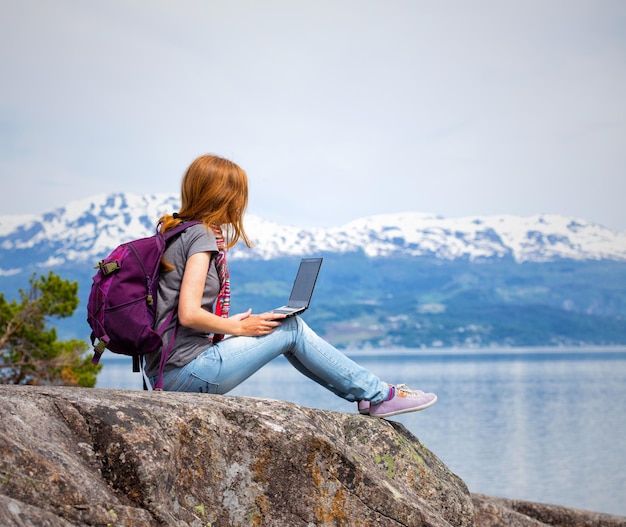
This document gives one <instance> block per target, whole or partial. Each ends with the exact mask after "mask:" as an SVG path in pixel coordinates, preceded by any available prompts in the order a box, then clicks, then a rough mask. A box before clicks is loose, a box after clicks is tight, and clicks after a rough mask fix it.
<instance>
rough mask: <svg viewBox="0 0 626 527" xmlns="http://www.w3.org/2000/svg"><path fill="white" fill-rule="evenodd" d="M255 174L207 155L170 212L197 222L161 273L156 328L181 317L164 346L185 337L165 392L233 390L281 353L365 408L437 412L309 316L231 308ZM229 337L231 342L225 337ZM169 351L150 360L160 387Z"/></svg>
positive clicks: (170, 363) (175, 219)
mask: <svg viewBox="0 0 626 527" xmlns="http://www.w3.org/2000/svg"><path fill="white" fill-rule="evenodd" d="M247 204H248V179H247V176H246V173H245V172H244V171H243V170H242V169H241V168H240V167H239V166H238V165H236V164H235V163H233V162H231V161H228V160H226V159H223V158H220V157H217V156H214V155H204V156H201V157H199V158H198V159H196V160H195V161H194V162H193V163H192V164H191V166H190V167H189V168H188V170H187V172H186V174H185V176H184V178H183V181H182V189H181V209H180V211H179V212H178V213H174V214H173V215H165V216H163V217H161V219H160V221H159V224H160V230H161V232H167V231H168V230H170V229H172V228H174V227H175V226H177V225H178V224H179V223H180V222H182V221H188V220H196V221H200V222H201V224H196V225H192V226H190V227H189V228H187V230H185V231H184V232H183V233H182V234H181V235H180V236H178V237H177V238H175V239H174V240H173V241H172V242H171V243H170V245H169V247H168V248H167V249H166V252H165V254H164V261H163V272H162V273H161V277H160V279H159V292H158V300H157V308H158V309H157V321H156V326H159V325H160V324H161V323H163V322H164V321H165V320H166V319H167V316H168V314H169V313H170V312H172V311H174V316H173V317H172V320H171V322H170V324H169V326H168V329H167V330H166V332H165V334H164V338H163V341H164V348H167V347H168V342H169V340H170V339H171V338H172V336H173V335H175V340H174V342H173V345H172V348H171V351H170V353H169V355H168V358H167V361H166V363H165V367H164V373H163V389H165V390H171V391H184V392H203V393H212V394H225V393H227V392H229V391H230V390H232V389H233V388H235V387H236V386H237V385H239V384H240V383H241V382H243V381H244V380H245V379H247V378H248V377H250V376H251V375H252V374H253V373H255V372H256V371H257V370H259V369H260V368H261V367H262V366H264V365H265V364H267V363H268V362H270V361H271V360H272V359H274V358H276V357H278V356H279V355H284V356H285V357H286V358H287V360H288V361H289V362H290V363H291V364H292V365H293V366H294V367H295V368H296V369H297V370H298V371H299V372H301V373H302V374H304V375H305V376H307V377H308V378H310V379H312V380H313V381H315V382H317V383H318V384H320V385H322V386H324V387H325V388H327V389H328V390H330V391H331V392H333V393H335V394H336V395H338V396H339V397H343V398H344V399H346V400H348V401H351V402H358V403H359V404H358V408H359V411H360V412H361V413H364V414H369V415H371V416H374V417H389V416H392V415H396V414H401V413H405V412H414V411H418V410H423V409H425V408H428V407H429V406H431V405H432V404H434V403H435V401H436V400H437V396H436V395H435V394H434V393H424V392H422V391H416V390H410V389H408V387H407V386H406V385H398V386H393V385H389V384H387V383H385V382H383V381H381V380H380V379H379V378H378V377H377V376H376V375H374V374H373V373H371V372H370V371H368V370H366V369H365V368H363V367H361V366H359V365H358V364H356V363H355V362H354V361H352V360H351V359H349V358H348V357H346V356H345V355H344V354H343V353H341V352H340V351H338V350H337V349H335V348H334V347H333V346H331V345H330V344H329V343H327V342H326V341H324V340H323V339H322V338H321V337H319V336H318V335H317V334H316V333H315V332H314V331H312V330H311V329H310V328H309V327H308V326H307V325H306V324H305V322H304V321H303V320H302V319H301V318H300V317H299V316H294V317H289V318H285V315H281V314H277V313H273V312H267V313H260V314H253V313H252V310H251V309H249V310H248V311H246V312H245V313H238V314H234V315H230V316H229V314H228V307H229V303H230V298H229V294H230V279H229V274H228V268H227V265H226V251H227V249H229V248H231V247H233V246H234V245H235V244H236V243H237V242H238V241H240V240H241V241H243V242H244V243H245V244H246V245H247V246H248V247H250V246H251V243H250V241H249V239H248V237H247V236H246V233H245V230H244V227H243V216H244V212H245V210H246V206H247ZM224 336H226V338H224ZM160 355H161V354H160V353H153V354H151V355H148V356H147V357H146V372H147V375H148V376H149V378H150V381H151V383H152V384H153V385H154V384H155V383H156V380H157V377H158V374H159V367H160Z"/></svg>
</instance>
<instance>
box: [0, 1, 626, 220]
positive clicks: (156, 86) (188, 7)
mask: <svg viewBox="0 0 626 527" xmlns="http://www.w3.org/2000/svg"><path fill="white" fill-rule="evenodd" d="M0 65H1V68H2V77H1V82H0V105H1V112H0V175H1V178H2V181H1V183H2V187H1V188H2V190H1V191H0V195H1V196H2V199H1V200H0V202H1V209H0V214H17V213H33V212H34V213H39V212H44V211H47V210H51V209H53V208H55V207H58V206H62V205H64V204H65V203H67V202H69V201H71V200H74V199H80V198H85V197H88V196H91V195H94V194H100V193H108V192H116V191H126V192H138V193H157V192H174V193H177V192H178V190H179V185H180V179H181V176H182V174H183V173H184V171H185V169H186V168H187V166H188V165H189V163H190V162H191V161H192V160H193V159H194V158H195V157H196V156H198V155H200V154H203V153H207V152H211V153H217V154H220V155H223V156H225V157H228V158H230V159H232V160H233V161H235V162H237V163H238V164H240V165H241V166H242V167H243V168H244V169H245V170H246V171H247V173H248V176H249V179H250V192H251V195H250V206H249V209H248V210H249V212H252V213H254V214H258V215H260V216H263V217H264V218H266V219H269V220H273V221H277V222H280V223H287V224H294V225H300V226H320V227H322V226H331V225H341V224H343V223H345V222H347V221H350V220H353V219H357V218H360V217H363V216H368V215H372V214H379V213H388V212H404V211H419V212H431V213H437V214H441V215H443V216H446V217H458V216H468V215H491V214H501V213H511V214H519V215H525V216H526V215H532V214H537V213H556V214H564V215H568V216H575V217H579V218H583V219H586V220H589V221H593V222H597V223H601V224H603V225H606V226H608V227H611V228H614V229H618V230H624V229H626V206H625V205H624V200H625V199H626V2H625V1H623V0H615V1H612V0H584V1H582V0H524V1H522V0H519V1H513V0H511V1H501V0H492V1H488V2H487V1H472V2H468V1H460V0H459V1H441V0H432V1H431V0H429V1H420V0H406V1H403V0H377V1H368V0H332V1H330V0H329V1H326V0H314V1H308V0H305V1H298V0H290V1H287V0H285V1H277V0H268V1H261V0H229V1H219V2H218V1H214V0H196V1H192V0H177V1H176V2H174V1H164V0H124V1H122V0H107V1H106V2H85V1H80V0H74V1H72V0H55V1H49V0H8V1H7V0H4V1H3V9H2V16H1V17H0ZM155 220H156V218H155Z"/></svg>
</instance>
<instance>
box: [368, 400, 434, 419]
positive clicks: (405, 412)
mask: <svg viewBox="0 0 626 527" xmlns="http://www.w3.org/2000/svg"><path fill="white" fill-rule="evenodd" d="M436 402H437V396H436V395H435V398H434V399H433V400H432V401H429V402H428V403H426V404H425V405H423V406H420V407H418V408H406V409H405V410H397V411H395V412H388V413H386V414H372V413H369V414H368V415H369V416H370V417H377V418H379V419H381V418H384V417H392V416H394V415H400V414H409V413H411V412H420V411H422V410H426V408H430V407H431V406H432V405H433V404H435V403H436Z"/></svg>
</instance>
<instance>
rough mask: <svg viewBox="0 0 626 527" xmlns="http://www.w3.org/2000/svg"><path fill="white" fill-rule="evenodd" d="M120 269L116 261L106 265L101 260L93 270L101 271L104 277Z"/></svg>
mask: <svg viewBox="0 0 626 527" xmlns="http://www.w3.org/2000/svg"><path fill="white" fill-rule="evenodd" d="M121 268H122V266H121V265H120V264H119V262H118V261H117V260H113V261H111V262H106V263H105V261H104V260H101V261H100V262H98V265H96V266H94V269H100V270H101V271H102V274H103V275H105V276H108V275H110V274H111V273H114V272H115V271H117V270H119V269H121Z"/></svg>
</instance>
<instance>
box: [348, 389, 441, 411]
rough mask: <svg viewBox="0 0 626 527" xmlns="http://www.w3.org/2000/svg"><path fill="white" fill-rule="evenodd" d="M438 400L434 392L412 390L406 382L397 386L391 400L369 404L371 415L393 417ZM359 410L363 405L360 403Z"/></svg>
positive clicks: (423, 408)
mask: <svg viewBox="0 0 626 527" xmlns="http://www.w3.org/2000/svg"><path fill="white" fill-rule="evenodd" d="M436 402H437V396H436V395H435V394H434V393H424V392H423V391H421V390H410V389H409V387H408V386H407V385H406V384H398V386H396V395H395V397H394V398H393V399H390V400H389V401H383V402H382V403H379V404H370V405H369V415H371V416H372V417H391V416H392V415H398V414H405V413H408V412H419V411H420V410H425V409H426V408H428V407H429V406H432V405H433V404H435V403H436ZM359 412H361V406H360V405H359Z"/></svg>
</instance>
